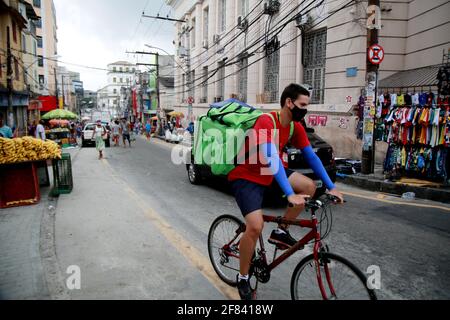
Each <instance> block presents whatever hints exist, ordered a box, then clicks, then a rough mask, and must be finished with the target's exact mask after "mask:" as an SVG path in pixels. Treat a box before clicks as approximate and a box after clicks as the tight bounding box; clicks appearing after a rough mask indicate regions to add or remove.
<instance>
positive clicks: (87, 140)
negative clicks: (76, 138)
mask: <svg viewBox="0 0 450 320" xmlns="http://www.w3.org/2000/svg"><path fill="white" fill-rule="evenodd" d="M96 126H97V125H96V124H95V123H88V124H86V125H85V126H84V130H83V131H82V134H81V141H82V143H81V145H82V146H83V147H87V146H89V145H94V146H95V140H92V137H93V135H94V128H95V127H96ZM102 127H103V129H104V130H106V133H107V138H106V139H105V146H106V147H107V148H109V147H111V130H109V129H108V127H107V126H106V125H104V124H102Z"/></svg>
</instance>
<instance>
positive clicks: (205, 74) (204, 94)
mask: <svg viewBox="0 0 450 320" xmlns="http://www.w3.org/2000/svg"><path fill="white" fill-rule="evenodd" d="M202 82H203V84H202V100H203V101H202V102H203V103H206V101H207V99H208V67H203V81H202Z"/></svg>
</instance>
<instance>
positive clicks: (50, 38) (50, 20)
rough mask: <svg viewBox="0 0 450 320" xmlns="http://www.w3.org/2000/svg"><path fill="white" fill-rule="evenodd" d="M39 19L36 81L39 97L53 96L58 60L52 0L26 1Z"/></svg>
mask: <svg viewBox="0 0 450 320" xmlns="http://www.w3.org/2000/svg"><path fill="white" fill-rule="evenodd" d="M27 1H28V2H29V3H31V4H32V5H33V7H34V9H35V10H36V13H37V15H38V16H39V17H40V19H39V20H38V21H37V23H36V34H37V54H38V62H37V64H38V81H39V83H40V90H41V92H40V93H41V95H47V96H55V95H56V81H55V73H56V68H57V62H56V60H57V58H58V37H57V23H56V10H55V5H54V3H53V0H27Z"/></svg>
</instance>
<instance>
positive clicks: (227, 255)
mask: <svg viewBox="0 0 450 320" xmlns="http://www.w3.org/2000/svg"><path fill="white" fill-rule="evenodd" d="M338 202H339V199H338V198H336V197H334V196H332V195H324V196H322V197H319V198H318V199H315V200H309V201H307V202H306V204H305V209H306V212H311V220H286V219H284V218H282V217H273V216H267V215H264V216H263V219H264V222H265V223H276V224H285V225H290V226H297V227H301V228H309V229H311V231H310V232H309V233H308V234H307V235H306V236H304V237H303V238H302V239H301V240H299V241H298V242H297V243H296V244H295V245H294V246H292V247H291V248H289V249H288V250H286V251H285V252H284V253H283V254H281V255H280V256H279V257H277V253H278V251H279V250H284V248H282V247H280V246H275V252H274V257H273V261H272V263H270V264H268V260H267V251H266V250H265V247H264V239H263V235H261V236H260V238H259V248H257V249H256V250H255V254H254V256H253V259H252V262H251V266H250V273H249V277H250V279H251V280H252V285H251V286H252V290H253V293H254V296H255V297H256V292H257V289H258V284H259V283H262V284H266V283H268V282H269V281H270V277H271V272H272V271H273V270H274V269H275V268H277V267H278V266H279V265H280V264H281V263H283V262H284V261H286V260H287V259H288V258H289V257H291V256H292V255H293V254H294V253H296V252H297V251H299V250H303V249H304V247H305V246H306V245H308V244H314V250H313V254H311V255H308V256H307V257H306V258H304V259H303V260H302V261H301V262H300V263H299V264H298V265H297V267H296V268H295V270H294V273H293V275H292V280H291V298H292V300H316V299H319V300H337V299H343V300H344V299H351V300H360V299H364V300H366V299H370V300H377V296H376V294H375V291H374V290H373V289H370V288H369V287H368V286H367V278H366V276H365V275H364V273H363V272H361V270H359V269H358V268H357V267H356V266H355V265H354V264H352V263H351V262H350V261H348V260H347V259H345V258H343V257H341V256H339V255H336V254H333V253H330V252H329V248H328V246H327V245H326V244H324V242H323V240H324V239H325V238H326V237H328V235H329V234H330V232H331V227H332V212H331V210H330V209H329V207H330V204H331V203H333V204H337V203H338ZM290 206H292V205H290ZM318 211H320V212H321V214H320V218H319V219H318V218H317V215H316V213H317V212H318ZM325 223H326V226H323V224H325ZM245 228H246V227H245V224H244V223H243V222H242V221H241V220H239V219H238V218H236V217H234V216H231V215H223V216H221V217H219V218H217V219H216V220H215V221H214V222H213V224H212V225H211V228H210V230H209V234H208V252H209V257H210V260H211V263H212V265H213V267H214V270H215V271H216V273H217V274H218V276H219V277H220V279H221V280H222V281H224V282H225V283H227V284H228V285H230V286H232V287H236V286H237V278H236V275H237V273H238V272H239V244H240V238H241V236H242V234H243V233H244V232H245ZM322 231H324V232H322ZM220 232H222V235H223V237H222V238H219V239H217V238H218V237H217V236H218V235H220ZM308 285H309V286H308ZM351 285H353V287H352V286H351ZM349 288H350V289H352V288H355V290H354V291H351V292H349Z"/></svg>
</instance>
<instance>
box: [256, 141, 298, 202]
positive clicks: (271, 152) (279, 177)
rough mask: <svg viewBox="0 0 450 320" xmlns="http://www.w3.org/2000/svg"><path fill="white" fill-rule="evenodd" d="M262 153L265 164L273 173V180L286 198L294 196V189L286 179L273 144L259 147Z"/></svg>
mask: <svg viewBox="0 0 450 320" xmlns="http://www.w3.org/2000/svg"><path fill="white" fill-rule="evenodd" d="M261 147H262V152H263V154H264V157H265V158H266V160H267V162H268V163H269V165H270V169H271V171H272V172H273V175H274V177H275V180H276V181H277V182H278V185H279V186H280V188H281V190H283V192H284V194H285V195H286V196H287V197H290V196H292V195H294V194H295V193H294V189H292V186H291V184H290V183H289V180H288V177H287V175H286V170H284V167H283V163H282V162H281V159H280V156H279V155H278V151H277V147H275V144H273V143H265V144H263V145H261Z"/></svg>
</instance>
